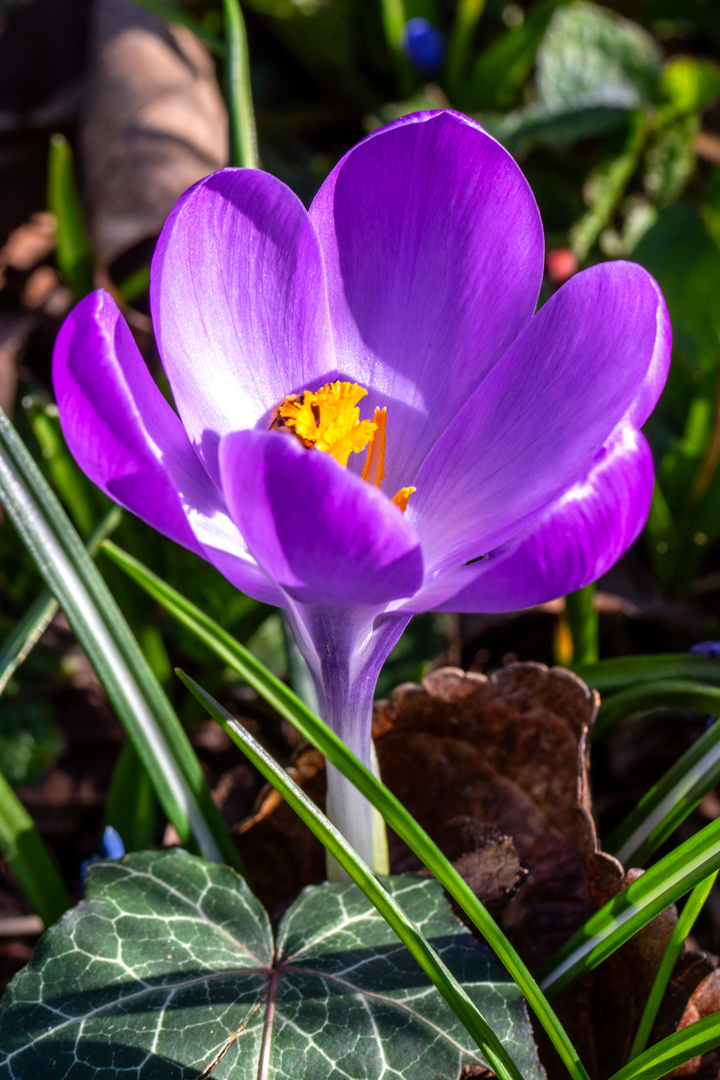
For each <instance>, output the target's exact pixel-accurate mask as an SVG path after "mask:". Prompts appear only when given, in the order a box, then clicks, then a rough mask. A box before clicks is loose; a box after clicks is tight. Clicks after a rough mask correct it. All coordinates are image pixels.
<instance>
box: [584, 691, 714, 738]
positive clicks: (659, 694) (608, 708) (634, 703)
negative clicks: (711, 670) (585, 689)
mask: <svg viewBox="0 0 720 1080" xmlns="http://www.w3.org/2000/svg"><path fill="white" fill-rule="evenodd" d="M672 708H676V709H678V708H679V709H697V710H698V712H706V713H711V714H712V715H715V714H716V713H718V712H720V688H718V687H714V686H706V685H705V684H704V683H700V682H690V681H689V680H685V679H658V681H657V682H654V683H650V684H649V685H648V684H647V683H646V684H644V685H641V686H634V687H631V689H629V690H623V691H621V693H619V694H613V696H612V697H611V698H608V699H607V700H606V701H604V702H603V703H602V705H601V706H600V710H599V712H598V717H597V720H596V722H595V726H594V727H593V738H597V737H598V736H599V735H604V734H605V732H606V731H607V730H608V729H609V728H611V727H612V726H613V725H614V724H616V723H617V722H618V720H621V719H622V718H623V717H624V716H634V715H635V714H636V713H642V712H649V711H650V710H651V709H672Z"/></svg>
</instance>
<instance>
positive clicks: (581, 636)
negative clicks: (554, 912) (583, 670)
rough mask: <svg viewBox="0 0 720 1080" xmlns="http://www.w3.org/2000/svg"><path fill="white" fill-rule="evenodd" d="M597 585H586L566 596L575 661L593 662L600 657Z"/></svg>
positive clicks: (566, 616)
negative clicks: (596, 605)
mask: <svg viewBox="0 0 720 1080" xmlns="http://www.w3.org/2000/svg"><path fill="white" fill-rule="evenodd" d="M594 601H595V586H594V585H586V586H585V588H584V589H578V590H577V591H576V592H574V593H570V594H569V595H568V596H566V597H565V618H566V619H567V624H568V627H569V628H570V634H571V636H572V644H573V652H572V655H573V661H575V662H577V663H578V664H584V663H591V662H594V661H596V660H597V658H598V635H599V625H600V624H599V620H598V613H597V611H596V610H595V603H594Z"/></svg>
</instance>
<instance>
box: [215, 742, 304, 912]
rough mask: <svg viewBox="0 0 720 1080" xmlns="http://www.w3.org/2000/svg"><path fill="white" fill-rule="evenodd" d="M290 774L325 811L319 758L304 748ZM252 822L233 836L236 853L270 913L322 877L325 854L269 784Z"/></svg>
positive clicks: (260, 799)
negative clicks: (235, 838) (236, 848)
mask: <svg viewBox="0 0 720 1080" xmlns="http://www.w3.org/2000/svg"><path fill="white" fill-rule="evenodd" d="M288 773H289V774H290V775H291V776H292V778H293V780H295V782H296V783H297V784H299V785H300V786H301V787H302V788H303V790H304V791H305V794H306V795H309V796H310V798H311V799H312V800H313V801H314V802H315V803H316V804H317V805H318V806H319V807H320V808H321V809H324V806H325V763H324V760H323V757H322V754H320V753H318V751H317V750H315V749H314V748H313V747H308V746H305V747H303V748H301V749H300V750H298V751H297V752H296V753H295V754H294V755H293V760H292V765H291V766H290V768H289V769H288ZM255 806H256V810H255V813H254V814H253V815H252V817H251V818H248V819H247V820H246V821H244V822H243V823H242V824H241V825H240V826H239V828H238V829H237V830H236V833H237V841H238V848H239V849H240V854H241V855H242V857H243V859H244V861H245V865H246V866H247V868H248V875H249V877H250V880H251V881H252V883H253V889H254V891H255V893H256V894H257V896H258V897H259V899H260V900H261V901H262V903H263V904H264V905H265V907H266V908H267V909H268V911H270V912H271V913H272V912H275V911H277V910H278V909H279V908H281V907H283V906H284V905H285V904H287V903H289V902H290V901H291V900H293V899H294V898H295V897H296V896H297V894H298V893H299V892H300V890H301V889H302V888H303V887H304V886H305V885H314V884H318V883H319V882H321V881H323V879H324V877H325V849H324V847H323V846H322V844H321V843H320V841H319V840H317V839H316V838H315V836H313V834H312V833H311V832H310V830H309V829H308V827H307V825H305V824H304V822H303V821H301V820H300V818H299V817H298V816H297V814H296V813H295V811H294V810H291V808H290V807H289V806H288V805H287V803H286V802H285V800H284V799H283V798H282V796H280V795H279V794H278V792H276V791H275V789H274V788H273V787H271V785H269V784H267V785H266V786H265V787H263V789H262V790H261V791H260V794H259V795H258V797H257V800H256V804H255Z"/></svg>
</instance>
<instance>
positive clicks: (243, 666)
mask: <svg viewBox="0 0 720 1080" xmlns="http://www.w3.org/2000/svg"><path fill="white" fill-rule="evenodd" d="M104 550H105V551H106V553H107V554H108V555H109V556H110V557H111V558H112V559H113V560H114V561H115V562H116V563H117V564H118V566H120V567H122V569H123V570H125V572H126V573H127V574H128V575H129V576H130V577H132V578H133V580H134V581H136V582H137V583H138V584H139V585H140V586H142V588H143V589H145V590H146V592H148V593H149V594H150V595H151V596H152V597H154V599H156V600H157V601H158V603H160V604H162V605H163V607H164V608H165V609H166V610H167V611H168V612H169V613H170V614H171V615H172V616H173V617H174V618H176V619H178V620H179V622H181V623H182V624H183V625H184V626H186V627H188V629H190V630H191V631H192V632H193V633H194V634H195V635H196V636H197V637H198V638H199V639H200V640H201V641H204V642H205V644H206V645H207V646H208V647H209V648H210V649H211V650H212V651H213V652H214V653H215V654H216V655H217V656H219V657H220V658H221V659H222V660H223V661H224V662H225V663H227V664H228V665H229V666H230V667H232V668H234V669H235V671H237V672H238V673H239V674H240V675H242V677H243V678H244V679H245V680H246V682H248V683H249V684H250V685H251V686H253V687H254V688H255V689H256V690H257V692H258V693H259V694H260V695H261V696H262V697H263V698H264V699H265V700H266V701H267V702H268V703H269V704H270V705H272V706H273V708H275V709H277V711H278V712H279V713H280V714H281V715H282V716H284V717H285V718H286V719H287V720H289V721H290V723H291V724H293V725H294V727H295V728H296V729H297V731H298V732H299V733H300V735H301V736H302V737H303V738H304V739H307V740H308V741H309V742H311V743H312V744H313V745H314V746H316V747H317V748H318V749H319V750H320V751H321V752H322V753H323V754H324V755H325V757H326V758H327V759H328V760H329V761H331V762H332V763H333V765H335V766H336V767H337V768H338V769H339V770H340V771H341V772H342V773H343V774H344V775H345V776H347V777H348V779H350V780H351V781H352V782H353V783H354V784H355V786H356V787H357V788H359V790H360V791H361V792H362V793H363V795H365V797H366V798H367V799H368V800H369V801H370V802H371V803H372V804H373V806H374V807H375V808H376V809H377V810H378V811H379V812H380V814H381V815H382V817H383V818H384V820H385V821H386V822H387V824H388V825H389V826H390V828H392V829H393V830H394V831H395V832H396V833H397V835H398V836H399V837H400V838H401V839H402V840H404V841H405V843H406V844H407V845H408V847H410V848H411V850H412V851H414V853H415V854H416V855H417V856H418V858H419V859H421V860H422V862H423V863H424V864H425V866H427V867H428V869H430V870H431V871H432V872H433V873H434V874H435V876H436V877H437V878H438V880H439V881H440V882H441V883H442V884H443V885H444V887H445V888H446V889H447V891H448V892H449V893H450V895H451V896H452V897H453V899H455V900H456V901H457V903H458V904H459V905H460V907H461V908H462V909H463V911H464V912H465V913H466V914H467V915H468V917H469V918H470V919H471V921H472V922H473V923H474V925H475V926H476V927H477V928H478V930H479V931H480V933H481V934H482V935H483V937H484V938H485V940H486V941H487V943H488V945H489V946H490V948H491V949H493V951H494V952H495V954H496V956H497V957H498V958H499V960H500V961H501V963H502V964H503V965H504V966H505V967H506V968H507V970H508V971H509V973H510V974H511V975H512V977H513V979H514V980H515V982H516V983H517V984H518V986H519V987H520V988H521V990H522V992H523V994H524V995H525V997H526V998H527V1001H528V1003H529V1005H530V1007H531V1009H532V1010H533V1011H534V1012H535V1014H536V1016H537V1017H538V1019H539V1020H540V1023H541V1024H542V1025H543V1027H544V1028H545V1030H546V1032H547V1033H548V1036H549V1038H550V1039H551V1041H552V1043H553V1045H554V1046H555V1048H556V1049H557V1051H558V1053H559V1054H560V1056H561V1058H562V1060H563V1061H564V1063H565V1065H566V1067H567V1069H568V1072H569V1073H570V1075H571V1076H572V1077H574V1080H587V1073H586V1071H585V1069H584V1068H583V1065H582V1063H581V1061H580V1059H579V1057H578V1055H577V1052H576V1050H575V1048H574V1047H573V1045H572V1043H571V1042H570V1040H569V1038H568V1036H567V1034H566V1032H565V1030H564V1028H563V1026H562V1024H561V1023H560V1021H559V1020H558V1018H557V1016H556V1015H555V1013H554V1012H553V1010H552V1008H551V1006H550V1004H549V1002H548V1001H547V999H546V998H545V996H544V995H543V994H542V992H541V991H540V989H539V987H538V985H537V983H536V982H535V980H534V979H533V977H532V975H531V974H530V972H529V971H528V970H527V968H526V967H525V965H524V964H523V962H522V960H521V959H520V957H519V956H518V954H517V953H516V951H515V950H514V949H513V947H512V945H511V944H510V942H509V941H508V940H507V938H506V937H505V935H504V934H503V932H502V931H501V930H500V928H499V927H498V925H497V923H496V922H495V921H494V919H493V918H492V917H491V916H490V915H489V914H488V912H487V911H486V909H485V908H484V907H483V905H482V904H481V903H480V901H479V900H478V898H477V897H476V896H475V894H474V893H473V892H472V890H471V889H470V888H469V886H468V885H467V883H466V882H465V881H463V879H462V878H461V877H460V875H459V874H458V872H457V871H456V870H455V868H454V867H453V866H452V864H451V863H450V862H449V861H448V860H447V859H446V858H445V856H444V855H443V854H442V852H441V851H440V849H439V848H438V847H437V845H436V844H435V843H433V841H432V840H431V839H430V837H429V836H428V835H427V833H426V832H425V831H424V829H422V828H421V827H420V825H418V823H417V822H416V821H415V819H414V818H413V817H412V816H411V815H410V814H409V813H408V812H407V810H406V809H405V807H404V806H403V805H402V804H401V803H400V802H399V801H398V800H397V799H396V798H395V796H394V795H393V794H392V792H390V791H389V790H388V789H387V788H386V787H385V785H384V784H382V783H381V782H380V780H378V779H377V777H375V776H373V775H372V773H371V772H370V771H369V770H368V769H366V768H365V767H364V766H363V765H362V764H361V763H360V761H358V759H357V758H356V757H355V755H354V754H352V753H350V751H349V750H348V749H347V747H346V746H345V745H344V744H343V742H342V741H341V740H340V739H338V737H337V736H336V735H335V734H334V733H333V732H332V731H331V730H330V729H329V728H328V727H327V725H325V724H324V723H323V722H322V721H321V720H320V719H319V718H318V717H317V716H315V715H313V713H312V712H311V711H310V710H309V709H308V708H307V706H306V705H305V704H304V703H303V702H302V701H300V699H299V698H298V697H297V696H296V695H295V694H293V692H292V691H291V690H289V689H288V687H287V686H285V685H284V684H283V683H281V682H280V681H279V680H278V679H276V678H274V676H272V675H271V674H270V673H269V672H268V671H267V670H266V669H264V668H263V667H262V665H260V664H258V662H257V661H256V659H255V657H254V656H252V654H251V653H249V652H248V651H247V649H245V648H243V646H242V645H241V644H240V643H239V642H238V641H236V640H235V639H234V638H232V637H231V636H230V635H229V634H228V633H227V632H226V631H225V630H223V629H222V627H220V626H218V624H217V623H215V622H213V620H212V619H210V618H208V616H207V615H205V614H204V613H203V612H202V611H200V610H199V609H198V608H197V607H195V605H194V604H191V603H190V601H188V600H186V599H185V597H183V596H181V595H180V594H179V593H178V592H177V591H176V590H175V589H173V588H171V586H169V585H167V584H166V583H165V582H164V581H161V579H160V578H158V577H157V576H156V575H155V574H153V573H152V572H151V571H150V570H148V569H147V567H145V566H143V565H142V563H140V562H138V560H137V559H134V558H133V557H132V556H131V555H128V554H127V552H125V551H123V550H122V549H121V548H119V547H117V546H116V545H115V544H114V543H113V542H112V541H108V542H106V543H105V544H104Z"/></svg>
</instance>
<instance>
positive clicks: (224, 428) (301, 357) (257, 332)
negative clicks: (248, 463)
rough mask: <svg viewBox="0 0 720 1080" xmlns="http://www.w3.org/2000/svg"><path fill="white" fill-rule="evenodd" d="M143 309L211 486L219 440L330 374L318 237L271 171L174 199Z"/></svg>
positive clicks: (223, 179) (232, 175)
mask: <svg viewBox="0 0 720 1080" xmlns="http://www.w3.org/2000/svg"><path fill="white" fill-rule="evenodd" d="M151 301H152V311H153V319H154V325H155V332H156V335H157V338H158V347H159V349H160V354H161V357H162V361H163V364H164V367H165V371H166V372H167V376H168V379H169V381H170V386H171V388H172V391H173V395H174V397H175V402H176V404H177V407H178V411H179V413H180V416H181V417H182V419H183V423H184V424H185V428H186V430H187V432H188V435H189V436H190V440H191V442H192V443H193V444H194V445H195V447H196V449H197V450H198V453H199V454H200V457H201V459H202V461H203V463H204V465H205V467H206V469H208V471H209V472H210V473H211V475H213V476H214V477H215V478H216V479H217V477H218V474H217V447H218V443H219V440H220V437H221V436H222V435H224V434H225V433H226V432H228V431H237V430H239V429H240V428H247V427H253V426H254V425H255V424H256V423H257V422H258V420H259V419H260V418H261V417H263V416H264V415H265V414H267V413H268V411H269V410H270V409H271V408H272V406H273V405H275V404H277V403H278V402H279V401H281V400H282V399H283V398H284V397H286V396H287V395H288V394H290V393H292V392H293V391H295V390H297V389H299V388H302V387H304V386H305V385H306V384H308V383H311V382H313V381H315V380H316V379H317V378H318V377H319V376H321V375H324V374H326V373H327V372H328V371H332V370H333V368H334V360H333V354H332V342H331V336H330V329H329V322H328V310H327V297H326V288H325V279H324V272H323V268H322V261H321V258H320V250H319V246H318V241H317V237H316V236H315V233H314V231H313V229H312V226H311V225H310V222H309V220H308V216H307V213H306V211H305V208H304V207H303V205H302V203H301V202H300V200H299V199H298V198H297V196H296V195H294V194H293V193H292V192H291V191H290V189H289V188H287V187H286V186H285V185H284V184H283V183H281V181H280V180H277V179H276V178H275V177H274V176H271V175H270V174H269V173H265V172H260V171H259V170H255V169H224V170H223V171H222V172H219V173H215V174H214V175H212V176H208V177H206V178H205V179H204V180H201V181H200V183H198V184H196V185H195V186H194V187H193V188H191V189H190V190H189V191H188V192H187V193H186V194H185V195H184V196H183V198H182V199H181V200H180V201H179V202H178V204H177V205H176V207H175V209H174V210H173V212H172V214H171V215H170V217H169V218H168V220H167V222H166V224H165V227H164V229H163V231H162V235H161V236H160V239H159V241H158V245H157V249H156V252H155V257H154V259H153V265H152V289H151Z"/></svg>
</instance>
